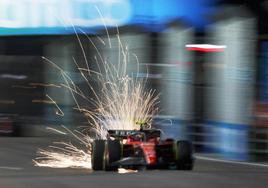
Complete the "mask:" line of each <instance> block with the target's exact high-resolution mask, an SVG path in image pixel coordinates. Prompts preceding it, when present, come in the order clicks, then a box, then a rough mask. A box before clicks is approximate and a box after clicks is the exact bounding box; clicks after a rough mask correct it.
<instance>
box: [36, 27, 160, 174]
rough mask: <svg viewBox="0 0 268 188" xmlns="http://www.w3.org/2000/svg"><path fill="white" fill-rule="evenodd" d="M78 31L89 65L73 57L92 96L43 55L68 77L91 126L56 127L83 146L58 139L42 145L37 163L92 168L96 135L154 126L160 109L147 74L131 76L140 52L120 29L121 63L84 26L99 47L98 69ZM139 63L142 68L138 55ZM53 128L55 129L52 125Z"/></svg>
mask: <svg viewBox="0 0 268 188" xmlns="http://www.w3.org/2000/svg"><path fill="white" fill-rule="evenodd" d="M74 31H75V34H76V37H77V40H78V44H79V46H80V48H81V50H82V53H83V57H84V62H85V67H81V66H79V64H78V63H77V61H76V59H75V58H73V62H74V64H75V65H76V68H77V70H78V71H79V72H80V75H81V77H82V78H83V79H84V81H85V84H86V85H87V86H88V89H89V90H90V91H91V93H92V94H93V97H92V98H88V97H87V95H86V93H85V92H84V91H83V90H82V89H80V88H79V86H78V85H76V84H75V82H74V81H73V80H72V78H71V76H70V75H69V74H68V73H67V72H65V71H64V70H63V69H62V68H61V67H59V66H58V65H57V64H56V62H53V61H51V60H50V59H48V58H46V57H43V59H44V60H45V62H47V63H49V64H50V65H52V66H53V67H54V68H55V69H57V70H58V71H59V72H60V73H61V75H62V77H63V80H64V83H63V84H61V85H60V86H61V88H65V89H68V90H69V91H70V93H71V95H72V97H73V100H74V102H75V104H76V107H75V109H77V110H78V111H79V112H81V113H83V114H84V115H85V117H86V118H87V120H88V126H86V127H84V128H83V130H82V131H78V130H74V131H71V130H69V129H67V128H66V127H64V126H63V128H64V129H65V131H67V133H65V132H62V131H59V130H54V131H55V132H57V133H62V134H63V135H66V134H67V135H69V136H72V137H74V138H75V139H76V140H77V141H78V143H79V144H80V145H81V148H79V147H77V146H75V145H73V144H72V143H66V142H58V143H54V145H53V146H49V149H46V150H43V149H42V150H41V149H40V150H38V151H37V154H38V157H37V158H36V159H35V160H33V162H34V164H35V165H36V166H40V167H52V168H67V167H70V168H86V169H90V168H91V143H92V141H93V140H94V139H107V135H108V130H112V129H120V130H134V129H139V128H140V127H139V126H140V124H146V125H147V126H148V127H147V128H150V126H151V123H152V117H153V116H154V115H155V114H156V113H157V111H158V109H157V107H156V105H157V103H158V95H156V94H155V91H154V90H148V91H147V90H146V88H145V84H146V78H145V79H141V78H135V77H131V76H130V75H129V73H128V64H129V62H128V60H129V56H134V57H135V58H136V55H135V54H131V53H130V52H129V50H128V48H127V46H125V45H124V44H123V42H122V41H121V39H120V37H119V31H118V33H117V35H116V37H117V38H116V39H117V45H118V46H119V47H116V48H118V51H119V52H118V53H119V58H118V62H117V64H113V63H111V62H109V61H107V57H104V56H103V55H102V54H101V52H100V50H99V49H98V48H97V45H96V44H95V43H94V42H93V41H92V39H91V38H90V37H89V36H87V34H86V33H84V32H83V31H82V30H80V32H81V33H83V34H84V35H85V36H86V38H87V39H88V40H89V42H90V43H91V44H92V46H93V47H94V49H95V51H96V54H97V55H96V56H95V57H94V59H95V63H96V65H97V67H98V70H97V71H96V70H91V69H90V68H89V63H88V60H87V57H86V55H85V54H86V53H85V51H84V47H83V44H82V42H81V40H80V37H79V35H78V34H77V31H76V28H75V27H74ZM106 31H107V30H106ZM107 33H108V31H107ZM98 38H99V37H98ZM110 40H111V39H110V37H109V35H108V42H109V45H110V44H111V41H110ZM101 45H103V46H105V42H104V40H102V42H101ZM111 47H112V46H111ZM136 59H137V58H136ZM131 63H133V62H131ZM136 64H137V72H138V70H139V62H138V59H137V62H136ZM90 80H94V82H95V83H96V82H97V83H98V84H97V85H98V88H101V89H97V88H95V87H94V86H93V85H92V83H91V81H90ZM79 98H81V99H84V100H85V101H87V102H88V104H90V105H88V106H90V107H87V106H85V104H84V103H83V105H81V104H79V100H78V99H79ZM50 99H51V98H50ZM51 101H53V104H54V105H55V107H56V108H57V109H58V111H60V112H61V113H60V114H59V115H64V113H63V111H62V110H61V109H60V108H59V106H58V105H57V104H56V102H55V101H54V100H53V99H51ZM92 106H94V108H92ZM50 130H53V129H52V128H51V129H50ZM89 133H90V134H89ZM84 148H86V149H84ZM123 173H124V172H123Z"/></svg>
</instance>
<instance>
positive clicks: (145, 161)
mask: <svg viewBox="0 0 268 188" xmlns="http://www.w3.org/2000/svg"><path fill="white" fill-rule="evenodd" d="M160 136H161V131H160V130H157V129H149V130H138V131H137V130H131V131H127V130H110V131H109V137H110V138H109V139H108V140H95V141H94V142H93V145H92V168H93V170H117V169H118V168H119V167H124V168H132V169H137V168H140V167H147V168H150V169H151V168H176V169H178V170H192V168H193V162H194V160H193V150H192V143H191V142H189V141H186V140H178V141H176V140H173V139H165V140H161V139H160V138H161V137H160Z"/></svg>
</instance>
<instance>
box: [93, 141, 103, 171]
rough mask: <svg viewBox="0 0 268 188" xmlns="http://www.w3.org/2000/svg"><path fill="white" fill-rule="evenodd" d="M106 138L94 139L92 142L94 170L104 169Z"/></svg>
mask: <svg viewBox="0 0 268 188" xmlns="http://www.w3.org/2000/svg"><path fill="white" fill-rule="evenodd" d="M104 152H105V140H94V141H93V143H92V157H91V164H92V169H93V170H104Z"/></svg>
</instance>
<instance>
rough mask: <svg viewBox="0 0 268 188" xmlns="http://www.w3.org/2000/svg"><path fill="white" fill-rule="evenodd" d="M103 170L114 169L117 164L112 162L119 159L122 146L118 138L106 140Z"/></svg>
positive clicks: (116, 167)
mask: <svg viewBox="0 0 268 188" xmlns="http://www.w3.org/2000/svg"><path fill="white" fill-rule="evenodd" d="M104 155H105V157H104V158H105V170H106V171H115V170H117V169H118V165H117V164H115V163H114V162H116V161H119V160H120V159H121V155H122V146H121V143H120V141H119V140H107V141H106V147H105V154H104ZM113 163H114V164H113Z"/></svg>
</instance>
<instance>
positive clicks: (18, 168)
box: [0, 166, 23, 170]
mask: <svg viewBox="0 0 268 188" xmlns="http://www.w3.org/2000/svg"><path fill="white" fill-rule="evenodd" d="M0 169H4V170H23V168H20V167H11V166H0Z"/></svg>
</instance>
